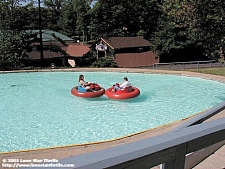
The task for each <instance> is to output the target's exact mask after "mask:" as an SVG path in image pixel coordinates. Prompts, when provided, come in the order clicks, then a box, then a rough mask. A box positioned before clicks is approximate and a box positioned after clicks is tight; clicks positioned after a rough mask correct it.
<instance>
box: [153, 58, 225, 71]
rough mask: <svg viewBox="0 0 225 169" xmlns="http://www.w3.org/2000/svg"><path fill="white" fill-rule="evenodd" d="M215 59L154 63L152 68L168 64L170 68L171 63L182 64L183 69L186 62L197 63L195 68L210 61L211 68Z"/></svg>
mask: <svg viewBox="0 0 225 169" xmlns="http://www.w3.org/2000/svg"><path fill="white" fill-rule="evenodd" d="M215 62H216V60H207V61H189V62H169V63H154V64H153V69H157V68H158V67H159V66H160V65H169V66H170V69H172V66H173V65H178V64H180V65H183V69H185V65H187V64H197V67H196V68H197V69H199V67H200V64H203V63H210V65H209V67H210V68H212V63H215ZM221 65H222V66H223V67H224V64H223V63H221Z"/></svg>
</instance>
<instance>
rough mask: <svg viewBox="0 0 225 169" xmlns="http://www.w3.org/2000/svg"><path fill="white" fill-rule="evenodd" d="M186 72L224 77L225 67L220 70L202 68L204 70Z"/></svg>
mask: <svg viewBox="0 0 225 169" xmlns="http://www.w3.org/2000/svg"><path fill="white" fill-rule="evenodd" d="M186 71H190V72H199V73H204V74H212V75H220V76H225V67H221V68H204V69H189V70H186Z"/></svg>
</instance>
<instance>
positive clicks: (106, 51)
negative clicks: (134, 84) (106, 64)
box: [90, 37, 159, 67]
mask: <svg viewBox="0 0 225 169" xmlns="http://www.w3.org/2000/svg"><path fill="white" fill-rule="evenodd" d="M90 48H91V49H92V52H93V53H94V55H95V56H96V58H99V57H107V56H113V57H114V60H115V62H116V63H117V65H118V67H147V66H151V65H153V64H154V63H159V58H158V57H157V56H156V54H155V53H154V52H153V51H151V43H150V42H149V41H147V40H145V39H143V38H142V37H110V38H100V39H99V40H97V41H96V42H94V43H93V44H92V45H91V46H90Z"/></svg>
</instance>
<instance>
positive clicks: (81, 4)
mask: <svg viewBox="0 0 225 169" xmlns="http://www.w3.org/2000/svg"><path fill="white" fill-rule="evenodd" d="M74 9H75V11H76V14H77V17H76V18H77V21H76V31H77V33H78V34H79V35H81V34H82V37H83V42H87V41H88V28H89V26H90V15H89V10H90V1H88V0H76V1H75V2H74Z"/></svg>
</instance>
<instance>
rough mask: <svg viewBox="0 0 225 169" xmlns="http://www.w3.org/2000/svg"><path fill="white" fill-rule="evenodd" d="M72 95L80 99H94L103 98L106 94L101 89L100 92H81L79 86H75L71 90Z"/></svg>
mask: <svg viewBox="0 0 225 169" xmlns="http://www.w3.org/2000/svg"><path fill="white" fill-rule="evenodd" d="M71 93H72V94H73V95H74V96H78V97H85V98H94V97H100V96H102V95H103V94H104V93H105V89H104V88H103V87H101V88H100V90H98V91H94V92H79V91H78V86H75V87H73V88H72V89H71Z"/></svg>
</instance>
